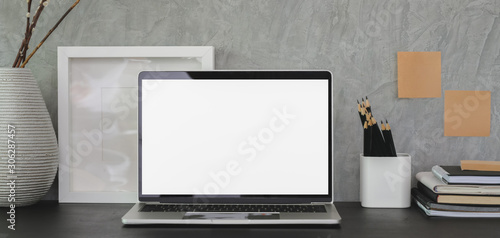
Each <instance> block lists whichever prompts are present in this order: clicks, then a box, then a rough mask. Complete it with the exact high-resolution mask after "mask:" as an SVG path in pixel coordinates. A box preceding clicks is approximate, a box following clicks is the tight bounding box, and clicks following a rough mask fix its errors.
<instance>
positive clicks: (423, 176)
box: [416, 172, 500, 195]
mask: <svg viewBox="0 0 500 238" xmlns="http://www.w3.org/2000/svg"><path fill="white" fill-rule="evenodd" d="M416 178H417V180H418V181H419V182H421V183H423V184H424V185H425V186H426V187H428V188H429V189H431V190H432V191H433V192H434V193H437V194H464V195H500V185H476V184H446V183H444V182H443V181H442V180H440V179H438V178H437V177H436V176H435V175H434V174H433V173H432V172H419V173H417V175H416Z"/></svg>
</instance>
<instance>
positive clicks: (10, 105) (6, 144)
mask: <svg viewBox="0 0 500 238" xmlns="http://www.w3.org/2000/svg"><path fill="white" fill-rule="evenodd" d="M58 160H59V151H58V147H57V140H56V136H55V133H54V127H53V126H52V121H51V120H50V116H49V113H48V111H47V107H46V105H45V101H44V100H43V98H42V94H41V92H40V89H39V87H38V85H37V83H36V81H35V79H34V77H33V74H32V73H31V70H29V69H26V68H0V207H7V206H10V205H12V204H14V205H15V206H16V207H18V206H27V205H31V204H34V203H36V202H38V201H39V200H40V199H41V198H42V197H43V196H44V195H45V194H46V193H47V191H48V190H49V188H50V186H51V185H52V183H53V181H54V177H55V175H56V173H57V167H58ZM13 198H14V199H15V200H14V199H13Z"/></svg>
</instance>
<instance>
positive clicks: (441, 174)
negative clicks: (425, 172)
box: [432, 165, 449, 184]
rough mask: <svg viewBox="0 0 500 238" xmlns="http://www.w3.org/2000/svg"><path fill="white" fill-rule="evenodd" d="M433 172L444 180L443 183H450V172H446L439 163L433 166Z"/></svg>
mask: <svg viewBox="0 0 500 238" xmlns="http://www.w3.org/2000/svg"><path fill="white" fill-rule="evenodd" d="M432 173H433V174H434V175H435V176H436V177H437V178H438V179H439V180H441V181H443V183H446V184H448V180H449V177H448V172H446V171H445V170H444V169H443V168H441V166H439V165H434V166H433V167H432Z"/></svg>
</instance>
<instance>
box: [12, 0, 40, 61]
mask: <svg viewBox="0 0 500 238" xmlns="http://www.w3.org/2000/svg"><path fill="white" fill-rule="evenodd" d="M45 2H47V0H42V1H40V4H39V5H38V8H37V9H36V12H35V15H34V16H33V21H32V22H31V24H30V26H29V27H27V29H28V30H27V32H26V34H25V38H24V40H23V43H22V44H21V48H20V49H19V52H18V55H19V57H16V62H15V63H14V66H13V67H19V65H20V64H21V63H22V61H24V59H25V58H26V52H27V51H28V48H29V42H30V40H31V36H32V34H33V30H34V29H35V27H36V23H37V22H38V19H39V18H40V15H41V14H42V11H43V9H44V8H45V5H44V3H45ZM28 5H30V8H31V1H29V2H28ZM23 55H24V56H23Z"/></svg>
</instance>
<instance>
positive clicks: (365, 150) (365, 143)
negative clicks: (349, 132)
mask: <svg viewBox="0 0 500 238" xmlns="http://www.w3.org/2000/svg"><path fill="white" fill-rule="evenodd" d="M369 147H370V144H369V138H368V122H367V121H365V123H364V125H363V155H364V156H368V154H369V152H368V149H369Z"/></svg>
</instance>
